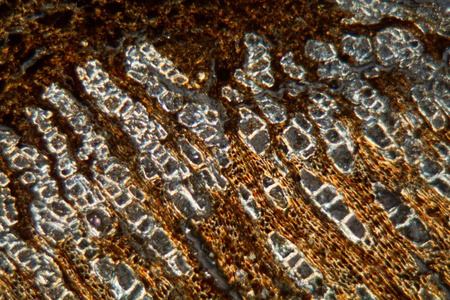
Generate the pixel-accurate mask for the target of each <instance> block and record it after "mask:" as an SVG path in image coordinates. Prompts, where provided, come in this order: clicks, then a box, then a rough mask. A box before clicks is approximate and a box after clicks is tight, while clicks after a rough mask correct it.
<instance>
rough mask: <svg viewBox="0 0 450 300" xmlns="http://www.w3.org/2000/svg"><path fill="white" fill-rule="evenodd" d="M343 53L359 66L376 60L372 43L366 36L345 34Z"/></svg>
mask: <svg viewBox="0 0 450 300" xmlns="http://www.w3.org/2000/svg"><path fill="white" fill-rule="evenodd" d="M341 48H342V52H343V53H345V54H347V55H348V56H350V57H351V58H352V59H353V60H354V62H355V63H356V64H357V65H362V64H366V63H369V62H371V61H372V60H373V59H374V56H373V47H372V42H371V40H370V38H369V37H367V36H364V35H359V36H355V35H351V34H345V35H344V36H343V37H342V44H341Z"/></svg>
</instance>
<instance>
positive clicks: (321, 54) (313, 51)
mask: <svg viewBox="0 0 450 300" xmlns="http://www.w3.org/2000/svg"><path fill="white" fill-rule="evenodd" d="M305 54H306V56H307V57H309V58H310V59H312V60H316V61H321V62H323V61H327V60H332V59H334V58H336V54H337V52H336V49H335V47H334V45H331V44H328V43H325V42H323V41H319V40H313V39H311V40H308V41H307V42H306V45H305Z"/></svg>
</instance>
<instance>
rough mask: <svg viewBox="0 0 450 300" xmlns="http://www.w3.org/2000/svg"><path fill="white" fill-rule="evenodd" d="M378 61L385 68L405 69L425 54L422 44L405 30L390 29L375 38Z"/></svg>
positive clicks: (379, 33) (384, 30) (382, 31)
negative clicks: (393, 66)
mask: <svg viewBox="0 0 450 300" xmlns="http://www.w3.org/2000/svg"><path fill="white" fill-rule="evenodd" d="M375 49H376V54H377V57H378V60H379V61H380V63H381V64H382V65H383V66H391V65H394V64H396V65H399V66H400V67H405V66H407V65H408V64H410V63H411V62H412V61H413V60H416V59H418V58H419V57H420V56H421V55H422V53H423V45H422V43H421V42H420V41H419V40H418V39H417V38H416V37H415V36H414V35H413V34H412V33H411V32H410V31H409V30H406V29H403V28H398V27H390V28H386V29H383V30H381V31H380V32H378V33H377V35H376V38H375Z"/></svg>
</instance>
